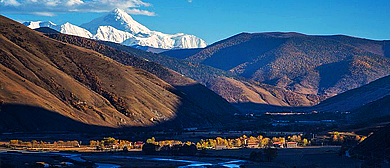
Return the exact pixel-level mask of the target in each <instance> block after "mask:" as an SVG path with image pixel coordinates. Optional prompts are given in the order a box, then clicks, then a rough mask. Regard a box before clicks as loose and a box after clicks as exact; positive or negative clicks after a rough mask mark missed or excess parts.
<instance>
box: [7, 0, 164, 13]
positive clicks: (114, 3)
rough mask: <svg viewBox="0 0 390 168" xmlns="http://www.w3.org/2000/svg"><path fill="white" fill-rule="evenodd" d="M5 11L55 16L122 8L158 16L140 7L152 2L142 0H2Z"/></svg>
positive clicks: (130, 11) (147, 5)
mask: <svg viewBox="0 0 390 168" xmlns="http://www.w3.org/2000/svg"><path fill="white" fill-rule="evenodd" d="M0 6H2V9H1V11H2V12H3V13H16V14H32V15H41V16H55V14H56V13H67V12H108V11H111V10H113V9H114V8H120V9H123V10H125V11H127V12H128V13H130V14H133V15H146V16H156V13H154V12H152V11H148V10H144V9H139V8H140V7H150V6H152V4H150V3H147V2H144V1H142V0H89V1H87V0H0Z"/></svg>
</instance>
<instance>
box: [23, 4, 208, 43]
mask: <svg viewBox="0 0 390 168" xmlns="http://www.w3.org/2000/svg"><path fill="white" fill-rule="evenodd" d="M23 24H24V25H26V26H28V27H30V28H32V29H36V28H40V27H49V28H52V29H54V30H57V31H59V32H61V33H64V34H70V35H76V36H80V37H86V38H91V39H97V40H104V41H111V42H116V43H121V44H123V45H127V46H146V47H152V48H162V49H174V48H203V47H206V46H207V44H206V42H205V41H204V40H202V39H200V38H198V37H196V36H194V35H187V34H183V33H176V34H165V33H162V32H158V31H152V30H150V29H148V28H147V27H146V26H144V25H142V24H140V23H138V22H137V21H135V20H134V19H133V18H132V17H131V16H130V15H129V14H127V13H126V12H125V11H123V10H121V9H118V8H117V9H114V10H113V11H111V12H109V13H108V14H106V15H104V16H102V17H99V18H96V19H94V20H92V21H90V22H88V23H84V24H82V25H81V26H76V25H74V24H71V23H69V22H66V23H64V24H62V25H56V24H55V23H53V22H50V21H28V22H24V23H23Z"/></svg>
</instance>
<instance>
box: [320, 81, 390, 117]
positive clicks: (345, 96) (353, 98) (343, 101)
mask: <svg viewBox="0 0 390 168" xmlns="http://www.w3.org/2000/svg"><path fill="white" fill-rule="evenodd" d="M388 95H390V76H386V77H383V78H380V79H377V80H375V81H373V82H371V83H369V84H367V85H364V86H361V87H358V88H356V89H352V90H349V91H346V92H344V93H341V94H339V95H337V96H334V97H331V98H329V99H327V100H325V101H323V102H321V103H320V104H319V105H317V106H316V107H315V108H316V109H318V110H321V111H352V110H355V109H357V108H359V107H361V106H364V105H368V103H370V102H374V101H376V100H378V99H381V98H383V97H385V96H388ZM373 109H375V108H373ZM389 114H390V113H389Z"/></svg>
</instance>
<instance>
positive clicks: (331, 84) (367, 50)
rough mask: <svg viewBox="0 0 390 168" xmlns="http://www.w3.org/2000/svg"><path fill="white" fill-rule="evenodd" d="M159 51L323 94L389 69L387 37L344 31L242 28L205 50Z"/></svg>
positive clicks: (353, 85) (299, 90) (354, 85)
mask: <svg viewBox="0 0 390 168" xmlns="http://www.w3.org/2000/svg"><path fill="white" fill-rule="evenodd" d="M161 54H165V55H170V56H172V57H176V58H179V59H184V60H186V61H189V62H192V63H194V64H195V63H199V64H205V65H209V66H212V67H215V68H219V69H222V70H226V71H230V72H232V73H234V74H236V75H238V76H241V77H244V78H247V79H249V80H253V81H258V82H261V83H264V84H269V85H272V86H275V87H278V88H282V89H286V90H289V91H293V92H295V93H300V94H307V95H317V96H321V97H325V98H326V97H331V96H334V95H337V94H339V93H342V92H345V91H347V90H350V89H353V88H357V87H359V86H362V85H364V84H367V83H369V82H371V81H373V80H375V79H378V78H381V77H384V76H387V75H389V74H390V59H389V58H390V47H389V41H376V40H368V39H361V38H355V37H349V36H343V35H334V36H316V35H305V34H300V33H283V32H270V33H241V34H238V35H235V36H232V37H230V38H227V39H225V40H221V41H219V42H216V43H214V44H211V45H209V46H207V47H206V48H204V49H197V50H194V49H182V50H171V51H167V52H163V53H161Z"/></svg>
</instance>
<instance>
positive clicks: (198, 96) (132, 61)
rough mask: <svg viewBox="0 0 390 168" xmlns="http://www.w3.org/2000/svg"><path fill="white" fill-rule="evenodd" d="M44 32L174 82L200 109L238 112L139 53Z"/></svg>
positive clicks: (197, 85) (74, 37)
mask: <svg viewBox="0 0 390 168" xmlns="http://www.w3.org/2000/svg"><path fill="white" fill-rule="evenodd" d="M46 35H47V36H49V37H51V38H54V39H56V40H59V41H63V42H66V43H69V44H73V45H77V46H80V47H84V48H88V49H91V50H94V51H96V52H99V53H101V54H103V55H105V56H107V57H110V58H112V59H114V60H115V61H118V62H120V63H122V64H124V65H131V66H134V67H138V68H141V69H144V70H146V71H148V72H150V73H152V74H154V75H156V76H157V77H159V78H161V79H162V80H164V81H166V82H167V83H169V84H171V85H173V86H174V87H175V89H176V90H177V92H176V93H177V94H179V95H180V96H181V97H182V98H185V99H186V101H189V102H192V103H193V104H196V105H199V106H201V107H199V108H202V109H203V111H208V112H209V113H229V114H234V113H237V112H238V110H236V108H235V107H233V106H232V105H231V104H229V103H228V102H227V101H226V100H224V99H222V98H221V97H220V96H218V95H217V94H216V93H214V92H213V91H211V90H209V89H208V88H206V87H205V86H203V85H201V84H198V83H196V82H195V81H194V80H192V79H190V78H188V77H185V76H183V75H181V74H179V73H177V72H175V71H173V70H171V69H168V68H166V67H164V66H162V65H160V64H157V63H155V62H151V61H148V60H146V59H143V58H140V57H138V55H140V54H134V53H128V52H123V51H120V50H117V49H114V48H112V47H110V46H107V45H104V44H101V43H99V42H97V41H94V40H91V39H87V38H83V37H78V36H72V35H65V34H46ZM139 53H143V54H148V53H145V52H144V51H139Z"/></svg>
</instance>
